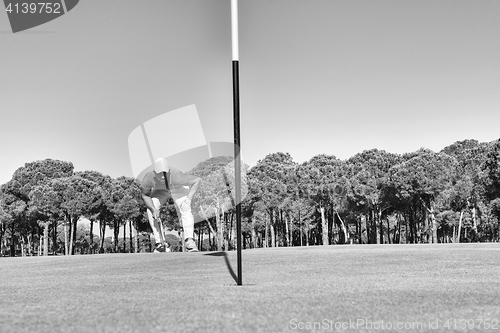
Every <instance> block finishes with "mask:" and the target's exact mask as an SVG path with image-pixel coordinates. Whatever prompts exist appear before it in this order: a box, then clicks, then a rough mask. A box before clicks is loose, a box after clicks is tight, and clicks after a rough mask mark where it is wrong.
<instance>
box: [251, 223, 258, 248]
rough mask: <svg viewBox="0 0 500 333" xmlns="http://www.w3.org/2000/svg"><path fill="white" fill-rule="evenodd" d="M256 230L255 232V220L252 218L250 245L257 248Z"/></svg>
mask: <svg viewBox="0 0 500 333" xmlns="http://www.w3.org/2000/svg"><path fill="white" fill-rule="evenodd" d="M257 241H258V240H257V232H255V221H254V219H252V243H251V244H252V246H253V248H254V249H255V248H257V247H258V243H257Z"/></svg>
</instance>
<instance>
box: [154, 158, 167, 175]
mask: <svg viewBox="0 0 500 333" xmlns="http://www.w3.org/2000/svg"><path fill="white" fill-rule="evenodd" d="M169 170H170V167H169V166H168V162H167V159H165V158H159V159H157V160H156V161H155V173H157V174H158V173H160V174H161V173H163V172H168V171H169Z"/></svg>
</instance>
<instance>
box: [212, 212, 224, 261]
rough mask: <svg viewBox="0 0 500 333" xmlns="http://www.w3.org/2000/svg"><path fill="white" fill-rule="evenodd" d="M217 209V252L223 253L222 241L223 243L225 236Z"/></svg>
mask: <svg viewBox="0 0 500 333" xmlns="http://www.w3.org/2000/svg"><path fill="white" fill-rule="evenodd" d="M214 209H215V226H216V228H217V236H216V239H217V251H219V252H220V251H222V241H223V236H224V235H223V234H222V223H221V221H220V216H219V209H218V208H214Z"/></svg>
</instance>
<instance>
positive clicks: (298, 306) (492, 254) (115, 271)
mask: <svg viewBox="0 0 500 333" xmlns="http://www.w3.org/2000/svg"><path fill="white" fill-rule="evenodd" d="M242 258H243V276H242V277H243V285H242V286H237V285H236V280H235V272H237V265H236V252H228V253H227V254H226V253H214V252H211V253H207V252H200V253H148V254H108V255H92V256H66V257H64V256H59V257H31V258H30V257H28V258H0V283H1V287H0V332H2V333H9V332H500V244H497V243H488V244H484V243H483V244H451V245H448V244H438V245H357V246H356V245H347V246H321V247H296V248H274V249H253V250H244V251H243V256H242Z"/></svg>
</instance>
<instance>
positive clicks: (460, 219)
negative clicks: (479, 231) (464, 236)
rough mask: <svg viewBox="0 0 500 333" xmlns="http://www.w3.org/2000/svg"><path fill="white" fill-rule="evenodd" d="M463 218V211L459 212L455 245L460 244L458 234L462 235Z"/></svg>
mask: <svg viewBox="0 0 500 333" xmlns="http://www.w3.org/2000/svg"><path fill="white" fill-rule="evenodd" d="M463 217H464V211H463V210H462V211H461V212H460V218H459V219H458V234H457V240H456V242H457V243H460V234H461V233H462V218H463Z"/></svg>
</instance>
